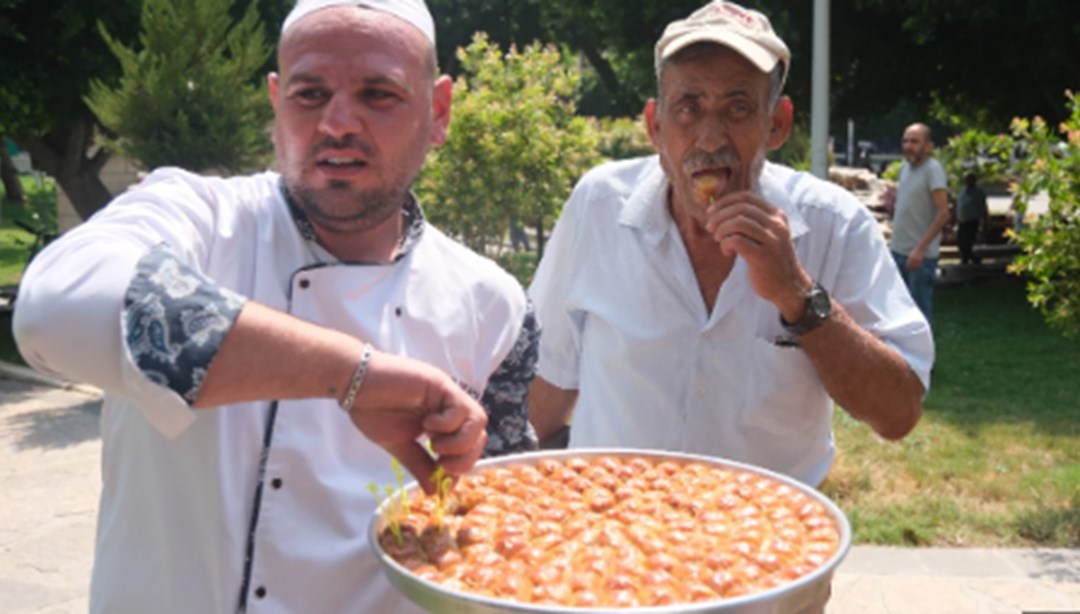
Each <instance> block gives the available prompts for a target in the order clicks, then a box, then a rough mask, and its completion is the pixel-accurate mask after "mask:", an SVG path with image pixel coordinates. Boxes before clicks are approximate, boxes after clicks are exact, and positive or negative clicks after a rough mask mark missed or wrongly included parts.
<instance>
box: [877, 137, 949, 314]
mask: <svg viewBox="0 0 1080 614" xmlns="http://www.w3.org/2000/svg"><path fill="white" fill-rule="evenodd" d="M901 148H902V150H903V153H904V164H903V166H901V167H900V178H899V180H898V181H897V184H896V203H895V209H894V211H893V222H892V237H891V239H890V249H891V250H892V255H893V259H894V260H895V261H896V267H897V269H899V270H900V275H901V277H903V279H904V283H905V284H907V287H908V290H910V291H911V296H912V298H914V299H915V304H916V305H918V306H919V309H920V310H921V311H922V312H923V315H925V316H926V320H927V321H928V322H930V323H931V325H932V324H933V321H934V318H933V307H934V286H935V285H936V284H937V265H938V254H939V252H940V250H941V231H942V230H943V229H944V228H945V225H946V224H948V222H949V215H950V213H949V190H948V182H947V180H946V178H945V169H944V168H942V166H941V163H940V162H938V161H937V160H936V159H934V158H933V157H932V156H931V155H930V152H931V151H933V149H934V142H933V140H932V139H931V135H930V128H929V127H928V126H927V125H926V124H912V125H910V126H908V127H907V129H905V130H904V137H903V141H902V143H901Z"/></svg>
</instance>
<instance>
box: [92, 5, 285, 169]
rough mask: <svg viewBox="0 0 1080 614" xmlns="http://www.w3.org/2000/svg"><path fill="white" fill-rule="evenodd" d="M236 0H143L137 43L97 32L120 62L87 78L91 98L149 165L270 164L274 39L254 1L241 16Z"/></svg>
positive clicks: (121, 144)
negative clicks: (110, 77) (268, 77)
mask: <svg viewBox="0 0 1080 614" xmlns="http://www.w3.org/2000/svg"><path fill="white" fill-rule="evenodd" d="M232 4H233V1H232V0H146V2H145V4H144V5H143V12H142V19H141V32H140V35H139V48H138V49H136V48H134V47H129V46H127V45H125V44H124V43H123V42H121V41H118V40H117V39H116V38H114V37H112V36H110V34H109V32H108V30H107V28H106V27H105V26H104V25H102V26H101V33H102V36H103V37H104V38H105V41H106V42H107V43H108V45H109V49H110V50H111V51H112V52H113V54H114V55H115V56H116V58H117V59H118V60H119V62H120V65H121V67H122V70H123V76H122V77H121V79H120V81H119V84H117V85H116V86H110V85H108V84H106V82H104V81H102V80H94V81H92V82H91V84H90V95H89V96H88V97H87V98H86V103H87V105H88V106H89V107H90V108H91V109H92V110H93V111H94V113H95V114H96V115H97V117H98V119H99V120H100V121H101V123H102V124H103V125H104V126H105V127H106V128H108V129H109V130H110V131H111V132H112V133H114V134H116V135H118V138H116V139H114V140H112V141H111V143H112V144H113V145H114V146H115V147H116V148H117V149H119V150H121V151H124V152H125V153H127V154H128V155H129V156H131V157H132V158H134V159H136V160H137V161H139V163H141V164H142V165H143V166H144V167H146V168H154V167H157V166H165V165H173V166H181V167H184V168H188V169H192V170H196V171H201V170H208V169H224V170H228V171H232V172H236V171H241V170H250V169H252V168H255V167H257V166H261V165H265V164H266V162H267V161H268V156H269V151H270V147H269V143H270V141H269V139H268V138H267V127H268V126H269V123H270V118H271V110H270V105H269V102H268V100H267V98H266V94H265V92H264V91H263V87H262V82H261V79H259V78H258V77H260V76H261V75H260V74H259V70H260V69H261V68H262V66H263V65H264V63H265V62H266V60H267V58H269V57H270V54H271V51H272V48H271V46H270V45H269V44H268V43H267V41H266V37H265V35H264V33H263V26H262V22H261V21H260V19H259V14H258V12H257V11H256V6H255V4H249V5H248V8H247V11H246V12H245V13H244V14H243V16H242V17H241V18H240V20H239V21H237V22H235V23H234V22H233V21H232V19H231V18H230V16H229V10H230V7H231V6H232Z"/></svg>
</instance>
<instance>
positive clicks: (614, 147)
mask: <svg viewBox="0 0 1080 614" xmlns="http://www.w3.org/2000/svg"><path fill="white" fill-rule="evenodd" d="M597 130H598V132H599V135H600V147H599V151H600V155H601V156H603V157H604V158H606V159H608V160H625V159H628V158H638V157H641V156H649V155H652V154H654V153H656V149H654V148H653V145H652V141H651V140H649V131H648V130H647V129H646V128H645V119H644V118H643V117H615V118H611V117H604V118H601V119H600V120H599V126H598V128H597Z"/></svg>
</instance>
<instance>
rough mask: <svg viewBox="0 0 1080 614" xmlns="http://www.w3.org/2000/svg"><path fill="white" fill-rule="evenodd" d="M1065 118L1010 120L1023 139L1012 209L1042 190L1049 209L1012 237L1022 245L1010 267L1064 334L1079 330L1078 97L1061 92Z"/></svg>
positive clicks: (1072, 334) (1023, 205)
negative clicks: (1023, 278)
mask: <svg viewBox="0 0 1080 614" xmlns="http://www.w3.org/2000/svg"><path fill="white" fill-rule="evenodd" d="M1066 97H1067V99H1068V100H1067V103H1066V108H1067V109H1068V110H1069V111H1070V115H1069V117H1068V119H1066V120H1065V121H1064V122H1062V123H1061V124H1060V125H1059V126H1057V127H1056V128H1057V129H1054V128H1051V127H1050V126H1049V125H1047V123H1046V122H1045V121H1044V120H1043V119H1042V118H1039V117H1035V118H1034V119H1030V120H1028V119H1016V120H1013V136H1014V138H1016V139H1017V141H1018V142H1020V143H1021V144H1022V149H1023V151H1024V156H1023V157H1022V158H1021V159H1020V160H1019V163H1018V164H1019V172H1020V177H1021V179H1020V181H1019V182H1018V183H1017V185H1016V201H1017V210H1018V211H1019V212H1020V213H1021V214H1023V213H1024V211H1025V210H1026V208H1027V205H1028V203H1029V202H1030V201H1031V199H1032V198H1033V197H1034V196H1035V195H1036V194H1039V193H1041V192H1046V194H1047V196H1048V197H1049V210H1048V212H1047V213H1046V214H1045V215H1042V216H1039V217H1038V218H1036V219H1035V220H1034V222H1033V223H1032V225H1031V226H1030V227H1028V228H1025V229H1024V230H1023V231H1021V232H1020V233H1019V234H1018V235H1017V236H1016V241H1017V242H1018V243H1019V244H1020V246H1021V247H1022V248H1023V250H1024V253H1023V254H1021V255H1020V256H1019V257H1018V258H1017V259H1016V262H1015V263H1014V264H1013V267H1012V270H1013V271H1014V272H1017V273H1022V274H1024V275H1026V276H1027V279H1028V288H1027V289H1028V300H1029V301H1031V303H1032V304H1033V305H1035V306H1036V307H1037V308H1038V309H1039V310H1040V311H1041V312H1042V314H1043V316H1044V317H1045V318H1046V320H1047V322H1048V323H1049V324H1050V325H1051V326H1053V327H1054V328H1057V329H1058V330H1060V331H1062V332H1063V333H1064V334H1065V335H1066V336H1069V337H1075V336H1077V333H1080V100H1078V99H1077V98H1076V96H1075V95H1074V94H1073V93H1072V92H1067V93H1066Z"/></svg>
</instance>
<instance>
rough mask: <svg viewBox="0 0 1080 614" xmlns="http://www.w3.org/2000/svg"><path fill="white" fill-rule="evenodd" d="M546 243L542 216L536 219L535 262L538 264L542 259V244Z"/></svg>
mask: <svg viewBox="0 0 1080 614" xmlns="http://www.w3.org/2000/svg"><path fill="white" fill-rule="evenodd" d="M545 243H547V237H545V236H544V216H542V215H541V216H539V217H537V218H536V261H537V262H540V259H541V258H543V257H544V244H545Z"/></svg>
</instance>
